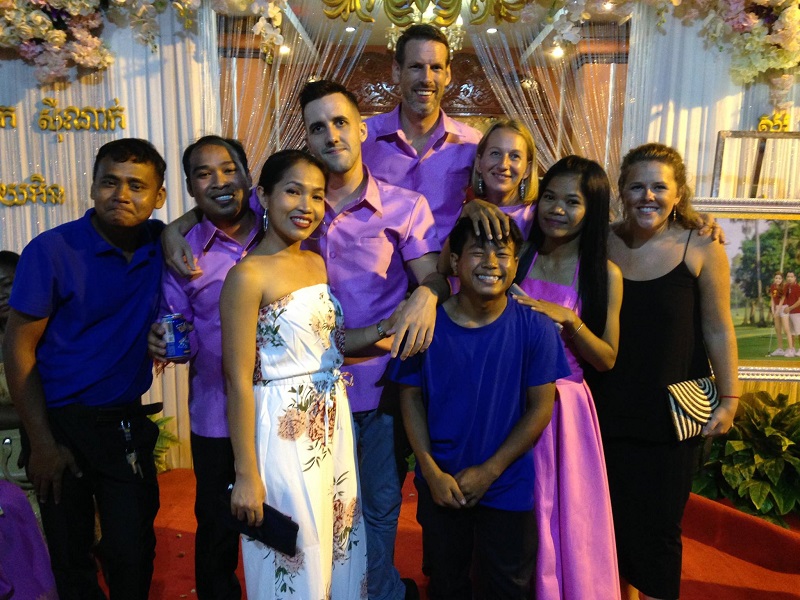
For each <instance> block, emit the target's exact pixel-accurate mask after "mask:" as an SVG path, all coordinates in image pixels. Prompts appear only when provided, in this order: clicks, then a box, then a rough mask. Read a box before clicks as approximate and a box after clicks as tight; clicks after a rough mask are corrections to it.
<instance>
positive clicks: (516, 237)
mask: <svg viewBox="0 0 800 600" xmlns="http://www.w3.org/2000/svg"><path fill="white" fill-rule="evenodd" d="M508 225H509V228H508V235H507V236H505V237H504V238H503V239H501V240H498V239H489V238H488V237H487V236H486V231H485V230H484V228H483V223H479V224H478V229H479V230H480V235H477V236H476V235H475V227H473V224H472V220H471V219H470V218H468V217H463V218H461V219H459V220H458V223H456V226H455V227H453V231H451V232H450V237H449V238H448V239H449V240H450V252H452V253H453V254H456V255H458V256H461V253H462V252H463V251H464V246H466V244H467V242H468V241H469V240H470V238H472V239H474V240H475V241H476V242H477V243H478V245H479V246H480V247H481V248H485V247H486V245H487V244H494V245H495V246H497V247H498V248H505V247H506V246H509V245H511V244H513V245H514V256H519V253H520V250H522V242H523V237H522V232H521V231H520V230H519V226H518V225H517V224H516V223H515V222H514V221H509V223H508Z"/></svg>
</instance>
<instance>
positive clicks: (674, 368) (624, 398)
mask: <svg viewBox="0 0 800 600" xmlns="http://www.w3.org/2000/svg"><path fill="white" fill-rule="evenodd" d="M689 236H691V231H690V232H689ZM688 245H689V238H687V240H686V248H684V253H683V258H682V259H681V262H680V264H678V265H677V266H676V267H675V268H674V269H672V270H671V271H670V272H669V273H667V274H665V275H662V276H661V277H658V278H656V279H650V280H646V281H633V280H630V279H624V280H623V297H622V308H621V311H620V335H619V352H618V354H617V361H616V364H615V366H614V368H613V369H612V370H611V371H609V372H607V373H599V374H595V375H594V376H592V377H590V383H592V384H593V385H592V392H593V393H594V397H595V402H596V404H597V412H598V416H599V419H600V427H601V429H602V430H603V434H604V435H608V436H612V437H634V438H640V439H648V440H653V441H670V440H674V439H675V433H674V431H673V429H672V421H671V417H670V415H669V410H668V405H667V392H666V386H667V385H668V384H670V383H675V382H678V381H683V380H686V379H694V378H698V377H704V376H706V375H708V374H709V373H710V368H709V363H708V355H707V354H706V350H705V344H704V342H703V333H702V328H701V314H700V290H699V286H698V283H697V278H696V277H695V276H694V275H693V274H692V273H691V271H690V270H689V267H688V266H687V265H686V262H685V259H686V249H687V248H688Z"/></svg>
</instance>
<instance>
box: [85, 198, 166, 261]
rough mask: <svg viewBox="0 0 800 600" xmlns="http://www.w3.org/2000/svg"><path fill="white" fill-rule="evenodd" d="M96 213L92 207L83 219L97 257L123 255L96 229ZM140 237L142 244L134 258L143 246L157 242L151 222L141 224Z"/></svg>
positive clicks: (134, 252)
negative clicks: (111, 253) (112, 254)
mask: <svg viewBox="0 0 800 600" xmlns="http://www.w3.org/2000/svg"><path fill="white" fill-rule="evenodd" d="M96 213H97V211H96V210H95V209H94V207H92V208H90V209H89V210H87V211H86V212H85V213H84V215H83V218H82V221H83V223H84V226H85V227H86V229H87V231H88V233H89V235H90V236H91V239H92V247H93V249H94V253H95V254H96V255H99V254H104V253H107V252H116V253H118V254H123V252H122V250H120V249H119V248H117V247H116V246H114V245H113V244H111V243H109V242H108V240H106V239H105V238H104V237H103V236H102V235H101V234H100V232H99V231H97V229H95V227H94V224H93V223H92V217H93V216H94V215H95V214H96ZM139 236H140V238H141V239H142V243H140V244H139V245H138V246H137V247H136V249H135V250H134V251H133V256H136V255H137V254H138V252H139V250H140V249H141V248H142V247H143V246H148V245H151V244H152V242H153V241H154V240H155V237H154V236H153V230H152V228H151V227H150V225H149V220H148V221H145V222H144V223H142V224H141V226H140V228H139ZM133 262H134V261H133V260H131V263H133Z"/></svg>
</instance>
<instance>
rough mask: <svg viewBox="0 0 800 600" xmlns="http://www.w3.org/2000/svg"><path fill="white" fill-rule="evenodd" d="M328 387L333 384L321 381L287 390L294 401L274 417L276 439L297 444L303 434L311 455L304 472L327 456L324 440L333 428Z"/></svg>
mask: <svg viewBox="0 0 800 600" xmlns="http://www.w3.org/2000/svg"><path fill="white" fill-rule="evenodd" d="M331 385H335V384H331V383H327V382H321V383H319V384H312V385H308V384H300V385H298V386H297V387H291V388H289V390H288V393H289V394H294V399H293V400H292V401H291V403H290V404H289V406H288V407H287V408H286V410H285V411H284V412H283V414H282V415H280V416H279V417H278V437H279V438H280V439H282V440H288V441H297V440H299V439H300V438H301V437H302V436H303V434H306V435H307V436H308V439H309V441H310V442H311V444H310V445H309V450H310V451H311V452H312V456H311V458H309V459H308V462H306V464H305V465H304V468H303V470H304V471H307V470H308V469H310V468H311V467H313V466H319V464H320V462H321V461H322V460H323V459H324V458H325V457H326V456H328V455H329V454H330V448H328V445H327V441H328V440H329V439H331V438H332V437H333V430H334V429H335V426H336V400H335V397H334V394H333V393H331V392H329V391H328V388H329V387H330V386H331ZM329 398H330V401H329V400H328V399H329ZM326 413H327V416H326ZM326 420H327V424H328V430H327V435H326V431H325V422H326Z"/></svg>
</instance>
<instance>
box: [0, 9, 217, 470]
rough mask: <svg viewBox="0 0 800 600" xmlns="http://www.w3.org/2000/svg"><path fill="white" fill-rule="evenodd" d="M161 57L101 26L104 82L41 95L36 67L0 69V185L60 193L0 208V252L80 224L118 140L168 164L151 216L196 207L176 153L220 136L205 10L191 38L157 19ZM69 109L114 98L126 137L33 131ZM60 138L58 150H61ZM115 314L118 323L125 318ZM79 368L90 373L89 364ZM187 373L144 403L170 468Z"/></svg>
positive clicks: (4, 65) (184, 454) (159, 386)
mask: <svg viewBox="0 0 800 600" xmlns="http://www.w3.org/2000/svg"><path fill="white" fill-rule="evenodd" d="M158 20H159V24H160V28H161V36H160V39H159V40H158V44H159V46H158V50H157V51H156V52H151V50H150V49H149V48H148V47H147V46H144V45H142V44H140V43H138V42H136V41H135V40H134V37H133V33H132V31H131V30H130V29H118V28H116V27H115V26H114V25H112V24H110V23H107V24H106V25H105V30H104V31H105V33H104V36H103V37H104V40H106V41H107V43H108V45H109V46H110V47H111V50H112V52H113V53H114V55H115V57H116V59H115V62H114V64H113V65H112V66H111V67H110V68H109V69H108V71H106V72H103V73H97V74H92V75H89V76H87V77H84V78H82V79H81V80H79V81H76V82H72V83H69V84H59V85H55V86H47V87H43V88H42V87H39V86H38V85H37V82H36V79H35V77H34V75H33V68H32V67H30V66H28V65H26V64H25V63H23V62H22V61H21V60H18V59H9V60H0V81H2V82H3V84H2V85H0V106H9V107H13V108H14V109H15V110H16V123H17V126H16V128H11V127H10V123H7V125H6V127H5V128H0V182H2V183H4V184H6V185H8V184H12V183H30V182H31V176H32V175H34V174H37V173H38V174H41V175H42V176H43V178H44V180H45V182H46V183H47V184H48V185H49V184H60V185H61V186H63V188H64V199H65V200H64V203H63V204H51V203H47V204H44V203H42V202H37V203H35V204H34V203H27V204H24V205H22V206H0V248H2V249H7V250H14V251H15V252H20V251H21V250H22V248H23V247H24V246H25V245H26V244H27V243H28V242H29V241H30V240H31V239H32V238H33V237H35V236H36V235H38V234H39V233H41V232H43V231H45V230H47V229H50V228H52V227H55V226H56V225H60V224H62V223H65V222H67V221H71V220H74V219H77V218H79V217H81V216H82V215H83V214H84V212H85V211H86V210H87V209H88V208H89V207H90V206H91V205H92V201H91V199H90V197H89V188H90V185H91V178H92V166H93V162H94V156H95V153H96V152H97V149H98V148H99V147H100V146H101V145H103V144H104V143H106V142H109V141H111V140H114V139H119V138H122V137H140V138H144V139H147V140H150V141H151V142H152V143H153V144H154V145H155V146H156V148H158V150H159V151H160V152H161V153H162V155H163V156H164V158H165V159H166V161H167V173H166V180H165V186H166V189H167V202H166V204H165V206H164V208H162V209H161V210H159V211H156V213H155V215H154V216H155V217H156V218H159V219H161V220H163V221H171V220H172V219H174V218H175V217H177V216H179V215H181V214H183V213H184V212H185V211H186V210H187V209H188V208H190V207H191V206H193V205H194V201H193V200H192V199H191V198H190V197H189V196H188V195H187V194H186V193H185V191H184V189H185V188H184V178H183V174H182V170H181V165H180V157H181V152H182V150H183V148H184V147H186V146H187V145H188V144H189V143H190V142H191V141H192V140H194V139H195V138H197V137H198V136H200V135H202V134H204V133H211V132H218V131H219V130H220V113H219V104H218V97H219V91H218V90H219V86H218V76H217V73H218V66H217V62H216V56H217V54H216V47H217V39H216V38H217V35H216V23H215V19H214V15H213V13H212V12H211V10H210V9H208V8H205V7H204V8H201V9H200V10H199V11H198V15H197V30H196V33H195V34H193V35H189V34H187V33H186V32H185V31H184V30H183V26H182V24H181V23H180V22H178V20H177V19H176V18H175V14H174V11H172V10H168V11H166V12H165V13H164V14H162V15H160V16H159V17H158ZM47 97H51V98H55V100H56V101H57V103H58V109H59V110H61V109H64V108H66V107H68V106H75V107H78V108H79V109H81V108H83V107H87V106H88V107H98V108H107V107H110V106H113V104H114V99H115V98H116V99H118V100H119V105H120V106H121V107H124V109H125V111H124V115H125V121H126V128H125V129H121V128H120V127H119V126H117V127H116V129H115V130H107V131H104V130H102V129H101V130H99V131H95V130H93V129H92V130H88V131H86V130H81V131H75V130H69V131H67V130H61V131H42V130H41V129H40V128H39V126H38V118H39V110H40V109H41V108H43V107H44V105H43V104H42V100H43V99H44V98H47ZM59 134H61V136H62V138H63V141H61V142H59ZM124 318H125V316H124V315H120V319H124ZM86 368H92V366H91V365H87V366H86ZM187 390H188V385H187V376H186V371H185V367H179V368H176V369H168V370H167V372H166V373H165V374H164V375H163V376H161V377H159V378H156V380H155V382H154V384H153V387H152V388H151V390H150V392H149V394H148V395H147V400H146V401H163V402H164V403H165V410H164V413H165V414H166V415H169V416H176V417H177V418H176V419H175V420H174V421H173V422H172V423H171V424H170V429H171V430H172V431H174V432H176V433H177V434H178V435H179V437H180V438H181V440H182V442H183V443H182V444H181V445H180V446H178V447H175V448H174V449H173V450H171V452H170V456H169V462H170V464H171V465H172V466H185V467H187V466H190V465H191V455H190V449H189V443H188V439H189V419H188V411H187V406H186V397H187Z"/></svg>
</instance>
